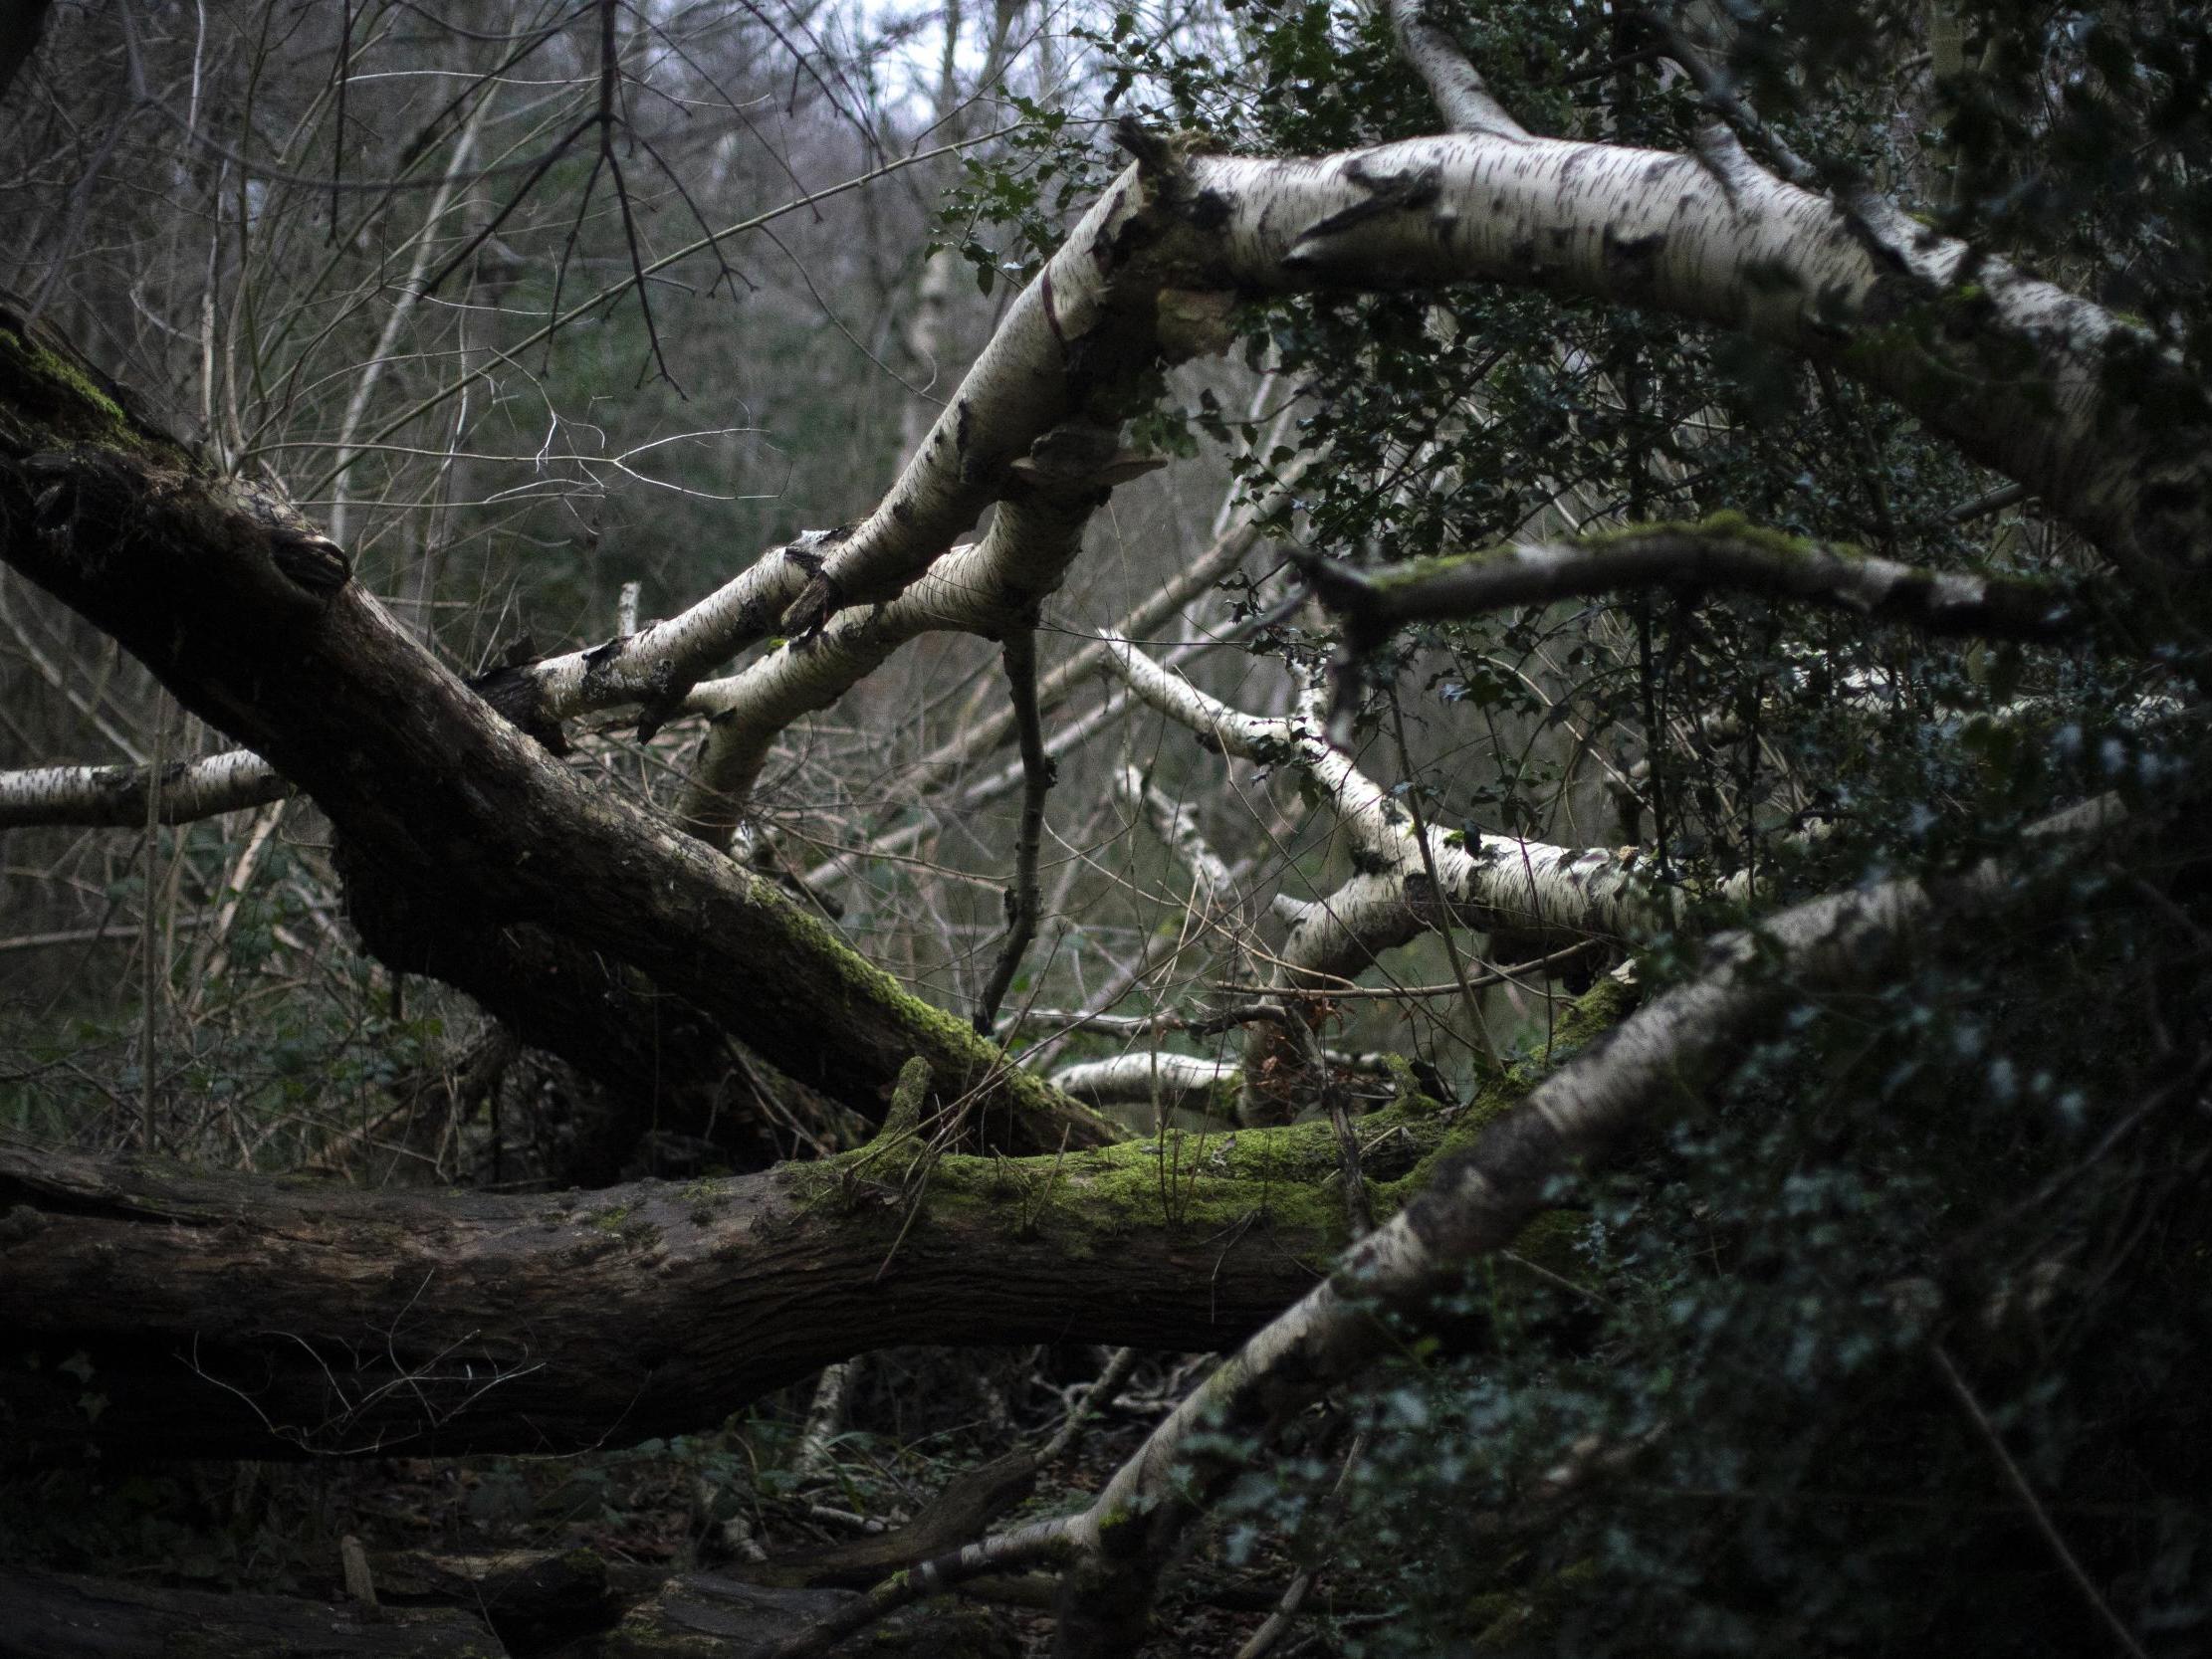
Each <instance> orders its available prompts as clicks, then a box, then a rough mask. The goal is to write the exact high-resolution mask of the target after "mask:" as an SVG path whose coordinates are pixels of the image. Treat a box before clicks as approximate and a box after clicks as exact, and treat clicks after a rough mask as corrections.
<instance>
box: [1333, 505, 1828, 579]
mask: <svg viewBox="0 0 2212 1659" xmlns="http://www.w3.org/2000/svg"><path fill="white" fill-rule="evenodd" d="M1656 535H1684V536H1716V537H1718V536H1725V537H1726V538H1728V539H1729V540H1731V541H1740V542H1746V543H1748V544H1750V545H1752V546H1755V547H1758V548H1760V549H1761V550H1762V551H1765V552H1770V553H1774V554H1777V555H1779V556H1782V557H1786V558H1804V557H1807V556H1809V555H1811V554H1813V553H1815V552H1818V553H1820V554H1822V555H1824V556H1827V557H1838V558H1856V557H1861V556H1863V555H1862V554H1861V553H1860V550H1859V549H1858V548H1857V547H1855V546H1853V545H1851V544H1850V543H1849V542H1838V541H1816V540H1813V539H1811V538H1809V537H1806V536H1800V535H1790V534H1787V533H1786V532H1784V531H1782V530H1778V529H1774V528H1772V527H1770V526H1768V525H1765V524H1760V523H1756V522H1754V521H1753V520H1751V519H1749V518H1745V517H1744V516H1743V515H1742V514H1740V513H1735V512H1728V511H1723V512H1719V513H1714V514H1711V515H1708V516H1707V517H1705V518H1684V519H1667V520H1661V521H1659V522H1657V523H1640V524H1622V525H1618V526H1615V527H1612V528H1607V529H1596V530H1587V531H1585V532H1584V533H1583V534H1581V535H1578V536H1576V537H1575V538H1574V542H1573V545H1575V546H1577V547H1579V548H1581V549H1582V550H1583V551H1585V552H1590V553H1596V552H1601V551H1603V550H1604V549H1606V548H1608V547H1613V546H1618V545H1620V544H1622V543H1624V542H1630V541H1641V540H1645V539H1648V538H1650V537H1652V536H1656ZM1514 547H1515V543H1513V542H1510V541H1502V542H1497V543H1495V544H1493V545H1491V546H1488V547H1480V548H1475V549H1473V550H1471V551H1468V552H1464V553H1444V554H1441V555H1439V556H1438V557H1436V558H1420V559H1409V560H1408V561H1407V562H1406V563H1404V564H1399V565H1393V566H1392V567H1391V568H1390V569H1388V570H1383V571H1378V572H1377V573H1376V574H1375V575H1374V576H1372V577H1370V578H1369V580H1370V581H1371V583H1372V584H1373V586H1374V589H1375V591H1376V592H1378V593H1388V592H1391V591H1393V590H1395V589H1398V588H1403V587H1409V586H1412V585H1415V584H1417V583H1420V582H1423V581H1426V580H1428V579H1430V578H1432V577H1436V576H1440V575H1442V574H1444V573H1445V572H1446V571H1451V570H1463V569H1467V568H1469V567H1472V566H1478V565H1484V564H1494V563H1497V562H1498V561H1500V560H1502V559H1509V558H1511V557H1513V554H1514Z"/></svg>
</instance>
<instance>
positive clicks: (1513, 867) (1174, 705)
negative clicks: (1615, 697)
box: [1108, 641, 1673, 978]
mask: <svg viewBox="0 0 2212 1659" xmlns="http://www.w3.org/2000/svg"><path fill="white" fill-rule="evenodd" d="M1108 660H1109V661H1110V662H1111V663H1112V665H1113V666H1114V668H1115V669H1116V671H1117V672H1119V673H1120V674H1121V675H1122V677H1123V678H1124V679H1125V680H1126V681H1127V682H1128V684H1129V687H1130V689H1131V691H1133V692H1134V693H1135V694H1136V696H1137V697H1138V698H1139V699H1141V700H1142V701H1143V702H1144V703H1146V704H1148V705H1150V706H1151V707H1152V708H1154V709H1157V710H1158V711H1159V712H1160V713H1162V714H1164V715H1166V716H1167V717H1168V718H1169V719H1170V720H1173V721H1175V722H1176V723H1177V724H1178V725H1180V726H1186V727H1188V728H1189V729H1190V730H1192V731H1193V732H1196V733H1198V734H1199V735H1200V736H1201V737H1202V738H1204V739H1207V740H1209V741H1211V743H1212V744H1213V745H1214V746H1216V747H1217V748H1218V749H1220V750H1221V751H1222V752H1223V753H1227V754H1234V755H1239V756H1241V757H1243V758H1245V759H1248V760H1256V761H1260V762H1262V763H1266V764H1273V765H1288V766H1294V767H1296V768H1297V769H1298V770H1300V771H1302V772H1304V773H1306V774H1307V775H1308V776H1309V777H1310V778H1311V779H1312V780H1313V782H1314V784H1315V786H1316V787H1317V788H1318V789H1319V790H1320V792H1321V793H1322V794H1323V795H1324V796H1325V797H1326V798H1327V799H1328V801H1329V804H1330V806H1331V808H1332V810H1333V811H1334V812H1335V813H1336V815H1337V818H1338V820H1339V822H1340V823H1341V824H1342V825H1343V826H1344V829H1345V832H1346V833H1347V834H1348V835H1350V836H1351V837H1352V839H1353V841H1354V842H1355V843H1356V844H1357V845H1358V846H1359V847H1360V849H1361V851H1362V853H1363V854H1364V862H1365V863H1367V865H1368V866H1369V868H1368V870H1367V871H1365V872H1363V873H1362V874H1361V875H1359V876H1356V877H1354V878H1353V880H1352V881H1351V882H1349V883H1347V884H1346V885H1345V886H1344V887H1343V888H1341V889H1339V890H1338V892H1337V893H1336V894H1334V895H1332V896H1331V897H1330V898H1328V899H1326V900H1320V901H1314V902H1311V903H1301V902H1297V901H1292V902H1291V904H1290V905H1283V906H1278V908H1279V909H1283V910H1286V911H1288V912H1290V913H1291V914H1292V916H1293V923H1292V928H1291V933H1290V936H1289V938H1288V939H1287V940H1286V941H1285V942H1284V944H1283V946H1282V949H1281V951H1280V952H1279V954H1280V955H1281V956H1282V958H1283V959H1284V960H1285V961H1286V962H1289V963H1291V964H1293V965H1294V966H1296V967H1297V968H1298V969H1300V970H1301V971H1302V972H1305V973H1315V974H1320V975H1324V976H1329V977H1345V978H1348V977H1350V975H1351V974H1352V973H1353V972H1356V971H1357V970H1358V969H1359V968H1361V967H1365V966H1366V965H1367V964H1368V963H1369V961H1371V960H1372V959H1373V956H1374V953H1375V952H1376V951H1377V950H1380V949H1387V948H1389V947H1390V946H1392V945H1395V944H1403V943H1405V942H1406V941H1407V940H1408V939H1410V938H1412V937H1414V936H1415V935H1416V934H1417V933H1421V932H1422V931H1423V930H1424V929H1426V928H1430V927H1435V926H1438V925H1440V924H1441V923H1442V922H1443V921H1444V920H1445V918H1446V917H1447V916H1448V917H1449V918H1450V919H1452V920H1454V921H1456V922H1457V923H1459V924H1460V925H1461V926H1463V927H1468V928H1473V929H1475V930H1477V931H1478V932H1482V933H1493V934H1504V935H1509V936H1510V937H1511V938H1512V939H1513V940H1514V941H1515V942H1516V944H1517V945H1525V948H1523V949H1521V950H1520V954H1524V955H1535V954H1540V953H1542V952H1543V951H1544V950H1547V949H1551V948H1556V947H1558V946H1559V945H1562V944H1569V943H1574V942H1576V941H1578V940H1580V939H1582V938H1586V937H1589V936H1592V935H1601V936H1604V937H1609V938H1629V937H1634V936H1635V935H1637V934H1639V933H1647V932H1649V931H1650V930H1651V929H1652V928H1654V927H1655V926H1659V925H1661V924H1663V923H1664V922H1666V921H1667V920H1669V919H1670V918H1671V916H1672V915H1673V905H1672V901H1671V900H1670V899H1669V898H1668V897H1667V896H1665V895H1664V894H1662V893H1661V892H1660V891H1659V890H1658V889H1656V888H1655V887H1654V886H1653V885H1652V884H1651V883H1650V882H1649V881H1648V880H1647V879H1646V877H1645V875H1644V873H1643V871H1642V869H1641V867H1640V865H1639V862H1638V860H1637V857H1636V854H1635V850H1634V849H1625V850H1619V851H1616V850H1615V849H1612V848H1605V847H1589V848H1568V847H1555V846H1551V845H1548V844H1547V843H1544V842H1540V841H1527V840H1523V839H1521V838H1520V837H1517V836H1483V837H1481V838H1480V841H1479V844H1478V845H1475V846H1471V847H1470V846H1468V845H1465V844H1464V842H1463V838H1461V837H1459V836H1458V835H1456V834H1452V833H1439V832H1438V831H1437V830H1436V829H1434V828H1432V829H1431V830H1430V834H1429V854H1430V860H1424V858H1423V857H1422V849H1421V846H1420V844H1419V843H1417V842H1416V841H1415V839H1414V833H1413V823H1412V818H1411V815H1410V814H1408V813H1407V812H1406V811H1405V809H1404V808H1403V807H1401V806H1400V805H1399V804H1398V803H1397V801H1396V800H1394V799H1393V798H1392V797H1391V795H1390V794H1389V792H1388V791H1387V790H1385V789H1384V788H1382V786H1381V785H1379V784H1377V783H1376V782H1375V780H1374V779H1372V778H1370V777H1369V776H1367V774H1366V773H1364V772H1362V771H1361V770H1360V769H1359V768H1358V767H1357V766H1356V765H1355V764H1354V763H1353V762H1352V760H1351V758H1350V756H1348V755H1346V754H1344V753H1343V752H1342V751H1341V750H1339V749H1336V748H1334V747H1332V746H1331V745H1330V744H1329V743H1328V742H1327V740H1326V739H1325V738H1324V737H1323V735H1322V733H1321V726H1320V721H1319V718H1318V715H1317V714H1316V713H1315V712H1314V711H1313V710H1312V709H1311V708H1310V707H1309V708H1308V709H1306V710H1304V711H1302V712H1301V713H1299V714H1297V715H1293V716H1290V717H1289V718H1287V719H1281V720H1270V719H1263V718H1261V717H1259V716H1256V715H1246V714H1243V713H1240V712H1239V711H1237V710H1234V709H1231V708H1229V707H1228V706H1227V705H1226V704H1224V703H1221V702H1220V701H1218V700H1217V699H1216V698H1213V697H1210V696H1208V695H1207V694H1206V693H1205V692H1202V691H1200V690H1199V689H1198V688H1197V687H1196V686H1194V685H1192V684H1191V683H1190V682H1189V681H1188V680H1185V679H1183V678H1182V677H1181V676H1179V675H1175V674H1172V673H1170V672H1169V671H1168V670H1166V669H1164V668H1162V667H1161V666H1160V665H1159V664H1158V663H1155V662H1154V661H1153V660H1152V659H1151V658H1150V657H1148V656H1146V655H1145V654H1144V653H1143V652H1141V651H1139V650H1137V649H1136V648H1135V647H1134V646H1132V645H1130V644H1129V643H1128V642H1127V641H1118V642H1116V645H1115V649H1114V650H1113V652H1112V653H1111V654H1110V656H1109V659H1108ZM1430 861H1434V863H1435V865H1436V870H1437V879H1438V882H1439V883H1440V884H1441V886H1442V888H1443V893H1442V895H1441V896H1440V898H1439V897H1438V896H1437V895H1434V894H1432V893H1431V892H1430V891H1429V874H1428V868H1427V866H1428V863H1429V862H1430Z"/></svg>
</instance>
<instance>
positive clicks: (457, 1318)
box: [0, 1098, 1572, 1459]
mask: <svg viewBox="0 0 2212 1659" xmlns="http://www.w3.org/2000/svg"><path fill="white" fill-rule="evenodd" d="M1501 1105H1502V1098H1500V1099H1495V1100H1485V1101H1484V1102H1482V1103H1480V1104H1478V1105H1477V1106H1474V1107H1469V1108H1467V1109H1464V1110H1461V1111H1453V1112H1446V1111H1443V1110H1441V1109H1438V1108H1437V1107H1435V1106H1434V1105H1433V1104H1432V1103H1428V1102H1425V1101H1421V1100H1418V1099H1416V1100H1411V1101H1409V1102H1407V1103H1405V1104H1403V1105H1400V1106H1396V1107H1392V1108H1390V1109H1388V1110H1386V1111H1384V1112H1381V1113H1378V1114H1375V1115H1373V1116H1371V1117H1369V1118H1368V1119H1365V1120H1363V1121H1362V1122H1361V1124H1360V1126H1359V1134H1360V1139H1361V1141H1362V1143H1363V1145H1364V1146H1365V1147H1366V1148H1367V1150H1366V1165H1365V1167H1366V1171H1367V1175H1368V1187H1369V1197H1370V1202H1371V1203H1372V1204H1374V1205H1375V1206H1376V1208H1377V1209H1378V1210H1379V1211H1382V1212H1388V1211H1389V1210H1390V1209H1392V1208H1394V1207H1395V1206H1396V1204H1397V1203H1398V1202H1400V1201H1401V1200H1402V1199H1403V1198H1404V1197H1405V1196H1406V1195H1407V1194H1408V1193H1409V1192H1410V1190H1411V1189H1412V1188H1413V1187H1415V1186H1416V1185H1417V1184H1418V1183H1419V1182H1420V1180H1421V1179H1422V1178H1423V1175H1424V1172H1425V1169H1426V1167H1427V1165H1428V1163H1429V1162H1430V1161H1431V1160H1432V1159H1434V1158H1435V1157H1436V1156H1438V1155H1441V1153H1442V1152H1443V1151H1444V1150H1445V1149H1447V1148H1448V1147H1449V1146H1452V1145H1455V1144H1459V1143H1461V1142H1463V1141H1464V1140H1465V1139H1466V1138H1467V1136H1469V1135H1470V1134H1471V1133H1472V1132H1473V1131H1474V1129H1475V1128H1476V1127H1477V1126H1478V1125H1479V1124H1480V1123H1481V1122H1482V1121H1484V1120H1485V1119H1486V1118H1487V1117H1489V1116H1491V1115H1492V1114H1493V1113H1494V1111H1495V1110H1497V1109H1498V1108H1499V1107H1500V1106H1501ZM1338 1158H1339V1150H1338V1143H1337V1141H1336V1139H1335V1136H1334V1133H1333V1132H1332V1131H1331V1129H1330V1128H1329V1126H1328V1125H1326V1124H1307V1125H1296V1126H1292V1127H1289V1128H1285V1129H1278V1130H1269V1131H1264V1132H1262V1131H1252V1130H1245V1131H1240V1132H1238V1133H1236V1134H1234V1135H1214V1136H1206V1135H1197V1134H1190V1135H1186V1134H1181V1133H1172V1134H1170V1135H1169V1136H1168V1137H1167V1138H1166V1139H1165V1140H1150V1141H1132V1142H1127V1143H1124V1144H1120V1145H1115V1146H1109V1147H1101V1148H1095V1149H1090V1150H1085V1151H1077V1152H1068V1153H1065V1154H1054V1155H1052V1156H1037V1157H1030V1158H1004V1157H983V1156H953V1155H940V1154H938V1153H937V1152H936V1151H935V1150H934V1149H933V1147H932V1146H931V1144H930V1142H929V1141H928V1140H927V1138H926V1137H925V1136H923V1135H922V1134H920V1133H916V1132H911V1131H905V1132H901V1133H898V1134H890V1135H885V1136H883V1137H880V1138H879V1139H878V1141H876V1142H875V1143H873V1144H871V1145H869V1146H866V1147H863V1148H861V1149H859V1150H857V1151H854V1152H849V1153H845V1154H843V1155H841V1156H838V1157H835V1158H831V1159H827V1160H824V1161H822V1162H818V1163H807V1164H784V1165H781V1166H779V1167H777V1168H775V1169H773V1170H769V1171H766V1172H764V1173H760V1174H751V1175H738V1176H731V1177H727V1178H724V1179H719V1180H700V1181H694V1182H690V1183H679V1182H672V1181H644V1182H637V1183H633V1184H630V1185H626V1186H617V1187H611V1188H606V1189H604V1190H600V1191H594V1192H590V1193H585V1194H577V1193H568V1194H554V1195H541V1196H507V1195H502V1196H492V1195H485V1194H472V1193H449V1192H419V1191H416V1192H396V1191H384V1192H366V1191H356V1190H351V1189H348V1188H344V1187H339V1186H334V1185H327V1184H321V1183H315V1182H307V1181H301V1180H283V1179H271V1178H266V1177H256V1176H240V1175H210V1174H190V1173H186V1172H183V1171H180V1170H177V1169H174V1168H170V1167H166V1166H162V1165H158V1164H151V1163H135V1162H125V1163H99V1162H95V1161H93V1160H91V1159H87V1158H82V1157H75V1156H66V1155H59V1154H40V1153H34V1152H29V1151H24V1150H20V1149H16V1148H7V1147H0V1331H4V1332H5V1333H6V1335H5V1336H4V1337H0V1420H6V1421H8V1422H9V1423H10V1427H11V1432H10V1433H9V1434H8V1435H7V1436H6V1443H7V1445H8V1446H9V1448H10V1450H11V1451H12V1452H13V1453H14V1454H15V1455H17V1456H28V1457H37V1458H44V1459H53V1458H58V1457H67V1456H70V1455H74V1454H76V1453H78V1452H80V1451H82V1450H83V1449H84V1448H86V1447H89V1446H98V1447H100V1448H102V1449H103V1450H105V1451H107V1452H109V1453H111V1454H119V1453H135V1454H146V1455H174V1456H247V1457H281V1456H286V1455H302V1454H329V1453H350V1454H369V1453H374V1452H379V1451H387V1452H388V1451H394V1450H405V1451H407V1452H409V1453H417V1452H427V1451H431V1450H433V1449H435V1450H437V1451H441V1452H458V1451H564V1450H575V1449H580V1448H588V1447H594V1446H601V1445H608V1444H620V1443H624V1442H631V1441H636V1440H641V1439H644V1438H646V1437H648V1436H651V1435H665V1434H675V1433H681V1432H687V1431H693V1430H697V1429H700V1428H702V1427H706V1426H710V1425H713V1424H715V1423H719V1422H721V1421H722V1420H723V1419H724V1418H725V1417H727V1416H728V1415H729V1414H730V1413H731V1412H733V1411H735V1410H738V1409H739V1408H741V1407H742V1406H744V1405H745V1404H746V1403H747V1402H748V1401H750V1400H752V1399H754V1398H757V1397H758V1396H760V1395H762V1394H763V1393H766V1392H768V1391H770V1390H772V1389H774V1388H777V1387H781V1386H784V1385H786V1384H788V1383H790V1382H792V1381H795V1380H797V1379H799V1378H802V1377H804V1376H806V1375H808V1374H809V1373H811V1372H813V1371H815V1370H817V1369H819V1368H820V1367H821V1366H822V1365H825V1364H828V1363H830V1362H832V1361H835V1360H839V1359H843V1358H847V1357H849V1356H851V1355H852V1354H854V1353H858V1352H861V1351H863V1350H867V1349H872V1348H882V1347H886V1346H891V1345H896V1344H934V1345H953V1346H963V1345H987V1344H991V1345H995V1344H1006V1343H1032V1342H1092V1343H1113V1344H1131V1345H1135V1346H1139V1347H1145V1348H1174V1349H1201V1348H1223V1347H1227V1346H1231V1345H1233V1344H1235V1343H1236V1342H1238V1341H1240V1340H1241V1339H1242V1338H1243V1337H1244V1336H1245V1335H1246V1334H1247V1333H1249V1332H1250V1331H1252V1330H1253V1329H1255V1328H1256V1327H1257V1326H1259V1325H1261V1324H1264V1323H1265V1322H1266V1321H1267V1320H1268V1319H1270V1318H1271V1317H1273V1316H1274V1315H1275V1314H1276V1313H1278V1312H1279V1311H1280V1310H1281V1309H1282V1308H1283V1307H1284V1306H1286V1305H1287V1304H1289V1303H1291V1302H1293V1301H1295V1300H1296V1299H1297V1298H1298V1297H1299V1296H1300V1295H1302V1294H1303V1293H1304V1292H1305V1291H1306V1290H1308V1289H1309V1288H1311V1286H1312V1285H1313V1283H1314V1282H1315V1280H1316V1278H1317V1277H1318V1276H1319V1275H1320V1274H1321V1273H1322V1272H1323V1271H1325V1270H1326V1268H1327V1266H1328V1264H1329V1262H1330V1261H1331V1260H1332V1259H1333V1258H1334V1256H1335V1255H1336V1254H1337V1252H1338V1251H1339V1250H1341V1249H1342V1247H1343V1246H1344V1244H1345V1243H1346V1241H1347V1234H1346V1223H1345V1204H1344V1194H1343V1190H1342V1176H1341V1174H1340V1172H1339V1166H1338ZM1532 1248H1533V1246H1532ZM980 1264H988V1265H987V1266H986V1267H985V1270H983V1271H979V1265H980ZM1566 1265H1567V1268H1568V1270H1569V1271H1572V1263H1571V1261H1570V1262H1568V1263H1567V1264H1566Z"/></svg>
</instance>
